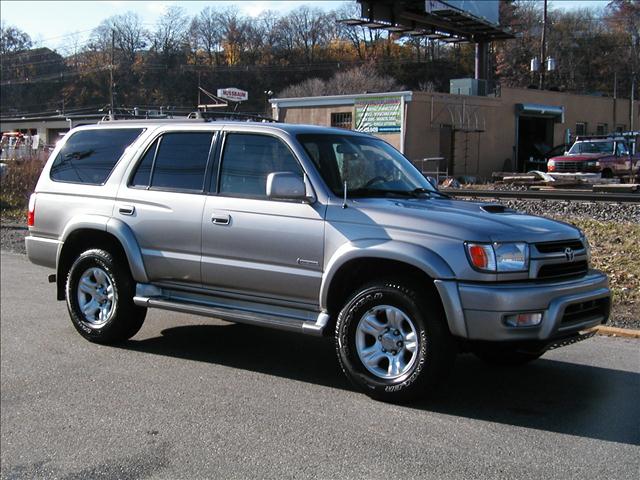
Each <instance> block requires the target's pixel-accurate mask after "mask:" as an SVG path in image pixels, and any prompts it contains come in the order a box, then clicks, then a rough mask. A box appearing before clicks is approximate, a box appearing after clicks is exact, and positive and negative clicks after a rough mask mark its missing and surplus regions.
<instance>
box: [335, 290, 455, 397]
mask: <svg viewBox="0 0 640 480" xmlns="http://www.w3.org/2000/svg"><path fill="white" fill-rule="evenodd" d="M421 293H423V292H421ZM335 343H336V350H337V354H338V359H339V361H340V365H341V367H342V370H343V371H344V373H345V374H346V376H347V377H348V378H349V380H351V382H352V383H353V384H354V385H356V386H357V387H358V388H360V389H361V390H363V391H364V392H365V393H367V394H368V395H369V396H371V397H373V398H376V399H379V400H384V401H390V402H402V401H407V400H411V399H414V398H416V397H417V396H419V395H421V394H422V393H424V392H425V391H426V390H427V389H428V388H429V387H431V386H433V385H435V384H436V383H437V382H438V381H439V380H440V379H441V378H442V377H443V376H444V375H445V374H446V373H447V372H448V370H449V368H450V366H451V364H452V361H453V358H454V356H455V345H454V342H453V340H452V338H451V335H450V333H449V331H448V329H447V327H446V325H445V321H444V314H443V312H442V308H441V306H440V304H439V302H438V301H437V299H436V298H434V296H433V295H424V293H423V296H419V295H418V294H417V290H416V289H415V288H413V287H412V286H410V285H404V284H402V283H400V282H394V281H390V282H376V283H373V284H370V285H368V286H365V287H363V288H362V289H360V290H359V291H358V292H357V293H355V294H354V295H353V296H352V297H351V299H350V300H349V301H348V302H347V303H346V305H345V306H344V308H343V309H342V311H341V312H340V314H339V316H338V321H337V324H336V334H335Z"/></svg>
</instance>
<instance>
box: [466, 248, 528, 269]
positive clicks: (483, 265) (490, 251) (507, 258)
mask: <svg viewBox="0 0 640 480" xmlns="http://www.w3.org/2000/svg"><path fill="white" fill-rule="evenodd" d="M465 247H466V249H467V256H468V258H469V263H471V265H472V266H473V267H474V268H476V269H477V270H482V271H485V272H524V271H527V270H528V269H529V245H528V244H526V243H524V242H510V243H493V244H490V243H465Z"/></svg>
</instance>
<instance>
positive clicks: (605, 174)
mask: <svg viewBox="0 0 640 480" xmlns="http://www.w3.org/2000/svg"><path fill="white" fill-rule="evenodd" d="M601 176H602V178H613V172H612V171H611V170H609V169H608V168H605V169H604V170H603V171H602V174H601Z"/></svg>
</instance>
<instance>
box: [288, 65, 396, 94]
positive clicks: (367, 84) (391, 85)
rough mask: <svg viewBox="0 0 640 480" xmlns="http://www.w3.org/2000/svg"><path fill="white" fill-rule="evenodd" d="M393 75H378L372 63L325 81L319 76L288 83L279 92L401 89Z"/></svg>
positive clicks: (311, 92) (359, 91)
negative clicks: (295, 83) (294, 83)
mask: <svg viewBox="0 0 640 480" xmlns="http://www.w3.org/2000/svg"><path fill="white" fill-rule="evenodd" d="M401 89H402V86H401V85H399V84H398V83H397V82H396V81H395V79H394V78H393V77H389V76H386V75H380V74H379V73H378V72H376V70H375V68H374V67H373V66H372V65H364V66H361V67H355V68H352V69H350V70H346V71H344V72H338V73H336V74H335V75H334V76H333V77H331V78H330V79H329V80H327V81H323V80H321V79H319V78H312V79H309V80H305V81H304V82H301V83H299V84H297V85H290V86H289V87H287V88H285V89H284V90H283V91H282V92H280V94H279V96H280V97H283V98H290V97H313V96H320V95H348V94H354V93H376V92H392V91H397V90H401Z"/></svg>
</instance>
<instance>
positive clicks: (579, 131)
mask: <svg viewBox="0 0 640 480" xmlns="http://www.w3.org/2000/svg"><path fill="white" fill-rule="evenodd" d="M586 134H587V122H578V123H576V135H577V136H580V135H586Z"/></svg>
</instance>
